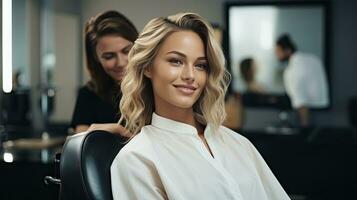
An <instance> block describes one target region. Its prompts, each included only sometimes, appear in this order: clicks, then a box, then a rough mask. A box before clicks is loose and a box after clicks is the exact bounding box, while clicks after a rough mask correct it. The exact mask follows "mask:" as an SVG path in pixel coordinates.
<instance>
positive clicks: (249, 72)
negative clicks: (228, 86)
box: [239, 58, 254, 83]
mask: <svg viewBox="0 0 357 200" xmlns="http://www.w3.org/2000/svg"><path fill="white" fill-rule="evenodd" d="M252 65H253V58H245V59H243V60H242V61H241V62H240V64H239V68H240V73H241V75H242V77H243V79H244V81H245V82H247V83H248V82H250V81H253V78H254V77H253V76H254V74H253V69H252Z"/></svg>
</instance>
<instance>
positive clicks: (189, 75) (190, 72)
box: [181, 64, 195, 82]
mask: <svg viewBox="0 0 357 200" xmlns="http://www.w3.org/2000/svg"><path fill="white" fill-rule="evenodd" d="M181 78H182V80H185V81H191V82H193V81H194V80H195V68H194V67H193V65H191V64H188V65H185V66H184V67H183V68H182V72H181Z"/></svg>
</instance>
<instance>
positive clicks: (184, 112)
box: [155, 108, 203, 133]
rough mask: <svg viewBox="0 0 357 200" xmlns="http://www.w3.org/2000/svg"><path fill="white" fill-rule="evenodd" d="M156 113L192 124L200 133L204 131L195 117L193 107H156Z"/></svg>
mask: <svg viewBox="0 0 357 200" xmlns="http://www.w3.org/2000/svg"><path fill="white" fill-rule="evenodd" d="M155 113H156V114H158V115H160V116H162V117H165V118H168V119H171V120H174V121H178V122H182V123H185V124H188V125H191V126H193V127H195V128H196V129H197V132H198V133H202V132H203V127H202V125H201V124H200V123H199V122H197V120H196V119H195V113H194V112H193V109H192V108H188V109H181V108H177V109H172V108H171V109H170V110H164V109H155Z"/></svg>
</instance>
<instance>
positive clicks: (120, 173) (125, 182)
mask: <svg viewBox="0 0 357 200" xmlns="http://www.w3.org/2000/svg"><path fill="white" fill-rule="evenodd" d="M110 170H111V182H112V193H113V199H114V200H119V199H120V200H135V199H147V200H154V199H155V200H160V199H165V196H166V194H165V192H164V189H163V186H162V184H161V182H160V179H159V175H158V173H157V170H156V169H155V167H154V165H153V163H152V162H151V161H149V160H148V159H147V158H145V157H144V156H142V155H138V154H135V153H133V152H121V153H119V154H118V156H117V157H116V158H115V160H114V162H113V163H112V166H111V169H110Z"/></svg>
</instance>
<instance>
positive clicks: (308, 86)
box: [284, 52, 329, 108]
mask: <svg viewBox="0 0 357 200" xmlns="http://www.w3.org/2000/svg"><path fill="white" fill-rule="evenodd" d="M284 86H285V89H286V92H287V94H288V96H289V97H290V100H291V103H292V106H293V108H299V107H301V106H307V107H312V108H322V107H326V106H328V104H329V98H328V87H327V80H326V75H325V71H324V68H323V66H322V63H321V61H320V59H318V58H317V57H316V56H314V55H312V54H306V53H301V52H296V53H294V54H293V55H292V56H291V58H290V59H289V64H288V67H287V68H286V69H285V71H284Z"/></svg>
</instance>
